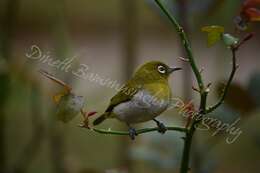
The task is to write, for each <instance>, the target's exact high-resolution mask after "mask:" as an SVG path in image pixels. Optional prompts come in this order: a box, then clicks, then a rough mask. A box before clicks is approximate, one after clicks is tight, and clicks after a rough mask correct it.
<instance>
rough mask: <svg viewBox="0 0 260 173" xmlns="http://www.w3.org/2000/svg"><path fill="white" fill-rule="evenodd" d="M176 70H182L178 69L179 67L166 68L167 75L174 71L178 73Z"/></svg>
mask: <svg viewBox="0 0 260 173" xmlns="http://www.w3.org/2000/svg"><path fill="white" fill-rule="evenodd" d="M178 70H182V68H180V67H170V68H168V73H169V74H170V73H172V72H174V71H178Z"/></svg>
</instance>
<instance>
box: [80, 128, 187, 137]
mask: <svg viewBox="0 0 260 173" xmlns="http://www.w3.org/2000/svg"><path fill="white" fill-rule="evenodd" d="M80 127H82V128H88V129H90V130H92V131H94V132H97V133H101V134H110V135H129V132H128V131H116V130H110V129H108V130H105V129H98V128H94V127H85V126H80ZM166 128H167V130H168V131H178V132H187V129H186V128H183V127H166ZM158 130H159V128H158V127H154V128H144V129H138V130H136V132H137V134H138V135H140V134H143V133H149V132H153V131H158Z"/></svg>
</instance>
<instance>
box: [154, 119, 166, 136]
mask: <svg viewBox="0 0 260 173" xmlns="http://www.w3.org/2000/svg"><path fill="white" fill-rule="evenodd" d="M154 121H155V122H156V124H157V126H158V132H159V133H161V134H164V133H165V132H166V131H167V128H166V126H165V125H164V124H163V123H161V122H160V121H157V120H156V119H154Z"/></svg>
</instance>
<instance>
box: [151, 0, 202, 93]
mask: <svg viewBox="0 0 260 173" xmlns="http://www.w3.org/2000/svg"><path fill="white" fill-rule="evenodd" d="M155 2H156V4H157V5H158V6H159V7H160V9H161V10H162V11H163V13H164V14H165V15H166V16H167V17H168V19H169V20H170V22H171V23H172V24H173V26H174V27H175V29H176V31H177V32H178V34H179V36H180V38H181V40H182V44H183V46H184V48H185V51H186V53H187V56H188V59H189V63H190V65H191V68H192V70H193V72H194V74H195V76H196V79H197V82H198V86H199V88H200V91H202V90H203V89H204V83H203V80H202V77H201V74H200V72H199V69H198V67H197V65H196V63H195V61H194V58H193V54H192V50H191V44H190V42H189V40H188V37H187V35H186V33H185V31H184V29H183V28H182V27H181V26H180V24H179V23H178V22H177V20H176V19H175V18H174V17H173V16H172V15H171V14H170V12H169V11H168V10H167V9H166V8H165V7H164V5H163V4H162V3H161V2H160V0H155Z"/></svg>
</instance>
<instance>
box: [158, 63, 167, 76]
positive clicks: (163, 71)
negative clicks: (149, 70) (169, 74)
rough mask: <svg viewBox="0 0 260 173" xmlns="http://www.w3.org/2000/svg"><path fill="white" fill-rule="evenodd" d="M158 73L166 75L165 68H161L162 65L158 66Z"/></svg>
mask: <svg viewBox="0 0 260 173" xmlns="http://www.w3.org/2000/svg"><path fill="white" fill-rule="evenodd" d="M158 72H159V73H161V74H165V73H166V69H165V67H164V66H162V65H159V66H158Z"/></svg>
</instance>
